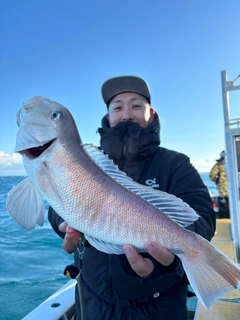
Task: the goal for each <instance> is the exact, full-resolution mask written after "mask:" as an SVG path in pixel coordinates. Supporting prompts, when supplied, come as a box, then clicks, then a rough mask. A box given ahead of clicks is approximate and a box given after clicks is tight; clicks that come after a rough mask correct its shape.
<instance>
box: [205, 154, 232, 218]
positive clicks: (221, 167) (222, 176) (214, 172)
mask: <svg viewBox="0 0 240 320" xmlns="http://www.w3.org/2000/svg"><path fill="white" fill-rule="evenodd" d="M225 154H226V153H225V151H224V150H223V151H222V152H221V153H220V159H217V160H216V163H215V165H214V166H213V167H212V169H211V170H210V173H209V177H210V179H211V180H212V181H214V182H215V183H216V185H217V188H218V192H219V203H218V204H219V211H218V213H217V216H218V218H219V219H225V218H230V214H229V204H228V182H227V175H226V171H225Z"/></svg>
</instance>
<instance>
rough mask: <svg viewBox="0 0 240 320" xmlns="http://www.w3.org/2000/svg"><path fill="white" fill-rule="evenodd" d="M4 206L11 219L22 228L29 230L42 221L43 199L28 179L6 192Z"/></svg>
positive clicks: (41, 223)
mask: <svg viewBox="0 0 240 320" xmlns="http://www.w3.org/2000/svg"><path fill="white" fill-rule="evenodd" d="M6 207H7V210H8V212H9V214H10V215H11V216H12V217H13V219H14V220H15V221H16V222H17V223H18V224H19V225H20V226H21V227H23V228H24V229H27V230H31V229H33V228H34V227H35V225H36V224H37V223H38V224H39V225H41V226H42V225H43V222H44V201H43V198H42V196H41V195H40V193H39V191H38V190H37V188H36V187H35V186H34V184H33V183H32V181H31V180H30V179H28V178H27V179H25V180H23V181H21V182H20V183H19V184H18V185H16V186H15V187H14V188H13V189H12V190H11V191H10V192H9V194H8V197H7V200H6Z"/></svg>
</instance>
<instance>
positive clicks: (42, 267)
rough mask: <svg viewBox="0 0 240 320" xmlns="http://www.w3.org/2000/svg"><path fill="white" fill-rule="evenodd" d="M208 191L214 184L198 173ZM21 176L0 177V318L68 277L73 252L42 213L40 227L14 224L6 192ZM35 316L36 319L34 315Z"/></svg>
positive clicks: (22, 309)
mask: <svg viewBox="0 0 240 320" xmlns="http://www.w3.org/2000/svg"><path fill="white" fill-rule="evenodd" d="M201 177H202V180H203V182H204V183H205V184H206V185H207V187H208V189H209V191H210V192H211V193H212V194H216V186H215V184H214V183H213V182H212V181H211V180H210V179H209V177H208V173H202V174H201ZM23 179H24V177H3V176H2V177H0V217H1V219H0V227H1V228H0V230H1V237H0V297H1V298H0V319H3V320H20V319H22V318H23V317H24V316H26V315H27V314H28V313H29V312H30V311H31V310H32V309H34V308H35V307H37V306H38V305H39V304H40V303H42V302H43V301H44V300H45V299H47V298H48V297H49V296H50V295H51V294H53V293H54V292H55V291H56V290H58V289H59V288H60V287H61V286H63V285H64V284H65V283H66V282H67V281H68V280H69V279H68V278H66V277H65V276H64V275H63V271H64V269H65V267H66V265H68V264H71V263H72V262H73V256H72V255H69V254H67V253H66V252H65V251H64V250H63V249H62V242H63V240H62V239H61V238H60V237H59V236H58V235H57V234H56V233H55V232H54V231H53V230H52V228H51V226H50V224H49V223H48V220H47V205H46V215H45V222H44V225H43V227H39V226H37V227H36V228H35V229H33V230H31V231H27V230H24V229H23V228H21V227H20V226H18V225H17V224H16V222H15V221H14V220H13V219H12V217H11V216H10V215H9V214H8V213H7V210H6V198H7V194H8V192H9V191H10V190H11V189H12V188H13V187H14V186H15V185H17V184H18V183H19V182H20V181H21V180H23ZM36 320H37V319H36Z"/></svg>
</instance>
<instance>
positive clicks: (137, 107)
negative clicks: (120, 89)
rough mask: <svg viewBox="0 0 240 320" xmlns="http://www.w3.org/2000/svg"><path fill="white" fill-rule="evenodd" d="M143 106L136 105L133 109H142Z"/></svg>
mask: <svg viewBox="0 0 240 320" xmlns="http://www.w3.org/2000/svg"><path fill="white" fill-rule="evenodd" d="M141 107H142V106H140V105H139V104H135V105H134V106H133V109H140V108H141Z"/></svg>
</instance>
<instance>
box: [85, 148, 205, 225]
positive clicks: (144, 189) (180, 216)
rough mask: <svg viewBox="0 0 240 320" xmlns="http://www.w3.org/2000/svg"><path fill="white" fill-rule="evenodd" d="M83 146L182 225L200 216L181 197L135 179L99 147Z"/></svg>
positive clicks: (96, 160) (116, 176) (108, 170)
mask: <svg viewBox="0 0 240 320" xmlns="http://www.w3.org/2000/svg"><path fill="white" fill-rule="evenodd" d="M83 148H84V151H85V152H86V153H87V154H88V156H89V157H90V158H91V160H92V161H93V162H94V163H95V164H96V165H97V166H98V167H99V168H101V169H102V170H103V171H104V172H106V173H107V174H108V175H109V176H110V177H112V178H113V179H114V180H115V181H117V182H118V183H119V184H120V185H121V186H123V187H124V188H126V189H128V190H130V191H131V192H133V193H135V194H137V195H138V196H140V197H141V198H142V199H144V200H146V201H148V202H149V203H151V204H152V205H154V206H155V207H157V208H158V209H159V210H161V211H162V212H163V213H165V214H166V215H167V216H169V218H171V219H172V220H173V221H174V222H176V223H177V224H179V225H180V226H181V227H187V226H188V225H190V224H192V223H193V222H194V221H196V220H197V219H198V218H199V216H198V214H197V213H196V212H195V211H194V210H193V209H192V208H191V207H190V206H189V205H188V204H187V203H185V202H183V201H182V200H181V199H180V198H177V197H175V196H174V195H172V194H169V193H166V192H163V191H160V190H155V189H153V188H151V187H148V186H144V185H142V184H139V183H137V182H135V181H133V180H132V179H131V178H130V177H128V176H127V175H126V173H125V172H122V171H120V170H119V169H118V167H117V166H116V165H115V164H114V163H113V161H112V160H111V159H109V158H108V156H106V155H105V154H104V153H103V152H102V151H101V150H99V149H98V148H97V147H95V146H93V145H91V144H84V145H83Z"/></svg>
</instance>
